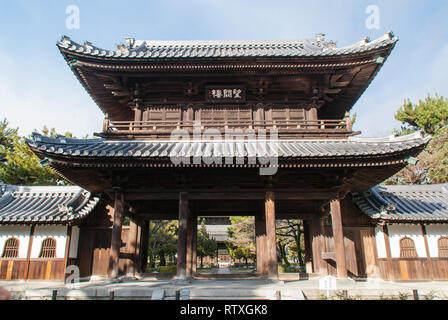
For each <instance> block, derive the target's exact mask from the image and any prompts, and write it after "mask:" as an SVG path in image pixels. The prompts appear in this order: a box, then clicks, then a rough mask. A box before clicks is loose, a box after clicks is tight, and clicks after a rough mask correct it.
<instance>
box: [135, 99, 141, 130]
mask: <svg viewBox="0 0 448 320" xmlns="http://www.w3.org/2000/svg"><path fill="white" fill-rule="evenodd" d="M141 121H142V109H141V108H140V107H139V105H138V104H137V105H136V106H135V107H134V122H135V123H134V126H135V127H134V130H141V126H140V125H141Z"/></svg>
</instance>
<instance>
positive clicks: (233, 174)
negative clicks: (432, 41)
mask: <svg viewBox="0 0 448 320" xmlns="http://www.w3.org/2000/svg"><path fill="white" fill-rule="evenodd" d="M396 42H397V38H396V37H394V36H393V35H392V34H391V33H387V34H385V35H384V36H382V37H381V38H379V39H376V40H374V41H370V40H369V39H363V40H361V41H360V42H358V43H356V44H354V45H351V46H348V47H341V48H338V47H336V45H335V43H333V42H331V41H326V40H325V39H324V35H322V34H319V35H317V36H316V37H315V38H311V39H305V40H294V41H139V40H134V39H131V38H128V39H126V43H124V44H120V45H119V46H118V47H117V50H104V49H101V48H97V47H95V46H94V45H92V44H91V43H89V42H86V43H85V44H83V45H80V44H77V43H75V42H74V41H72V40H70V39H69V38H67V37H63V38H62V40H61V41H60V42H58V48H59V50H60V52H61V53H62V55H63V57H64V58H65V60H66V61H67V63H68V65H69V66H70V68H71V69H72V71H73V72H74V74H75V75H76V77H77V78H78V80H79V81H80V83H81V84H82V85H83V86H84V88H85V90H86V91H87V92H88V93H89V95H90V96H91V97H92V99H93V100H94V101H95V102H96V103H97V105H98V106H99V107H100V109H101V110H102V111H103V112H104V114H105V120H104V124H103V130H102V132H100V133H97V134H96V135H97V136H98V138H96V139H69V138H66V137H57V138H48V137H45V136H42V135H39V134H34V135H33V138H32V139H31V140H29V141H28V144H29V146H30V147H31V148H32V150H33V151H34V152H35V153H36V154H37V155H38V156H39V157H40V158H41V159H45V161H46V162H47V163H48V164H49V165H50V166H51V167H52V168H53V169H54V170H56V172H58V173H59V174H60V175H61V176H62V177H64V178H66V179H68V180H69V181H71V182H73V183H74V184H77V185H79V186H81V187H83V188H84V189H86V190H88V191H89V192H92V193H94V194H96V193H98V194H103V195H104V197H103V199H105V201H106V202H107V204H108V206H109V209H110V210H109V211H108V212H109V213H108V214H109V215H110V217H111V220H108V219H105V217H106V216H107V211H106V210H104V213H103V215H101V214H100V213H101V211H100V210H99V211H98V213H96V214H92V215H91V217H88V219H87V221H86V222H85V224H84V226H80V254H81V257H80V260H79V263H80V268H81V270H82V273H84V274H89V273H90V274H92V273H98V274H104V273H106V272H107V273H108V275H109V277H117V276H118V275H119V274H120V271H119V270H120V248H121V251H123V250H124V249H123V248H122V247H123V246H124V244H123V241H122V222H123V218H124V217H125V216H128V217H129V218H130V219H131V221H132V222H131V226H130V227H129V230H128V232H129V233H128V237H127V239H128V241H127V243H126V245H125V246H126V253H125V255H126V257H127V261H128V262H127V267H126V273H130V274H133V273H134V272H136V271H141V270H142V269H144V264H145V261H146V259H145V252H146V251H147V248H145V247H144V243H143V242H145V241H143V242H142V241H141V239H145V237H146V239H147V236H148V221H150V220H152V219H178V220H179V231H178V232H179V233H178V236H179V238H178V239H179V240H178V253H177V278H179V279H185V278H188V277H191V276H193V275H194V273H195V265H196V264H195V263H192V262H193V261H196V259H195V256H196V254H195V248H196V246H195V241H196V232H197V228H196V227H195V221H197V219H195V217H197V216H214V215H225V216H229V215H246V216H247V215H253V216H255V219H256V237H257V266H258V273H260V274H261V275H263V276H265V277H268V278H271V279H277V278H278V266H277V254H276V235H275V220H276V219H285V218H294V219H303V220H304V221H305V226H306V234H307V240H306V241H307V243H308V246H307V254H306V255H307V265H308V272H309V273H312V274H316V275H321V274H328V273H330V274H336V275H337V276H338V277H340V278H345V277H347V275H350V274H354V275H357V276H362V275H365V274H366V271H367V270H368V266H369V265H372V264H376V261H377V258H376V254H375V252H376V249H375V242H374V225H373V224H372V223H371V221H370V220H369V219H368V217H367V216H366V215H364V214H363V213H362V212H361V211H360V210H359V208H358V207H356V205H354V203H353V202H352V201H351V199H350V198H349V197H347V194H348V193H350V192H358V193H359V192H364V191H366V190H368V189H369V188H371V187H373V186H375V185H377V184H378V183H380V182H382V181H383V180H385V179H387V178H388V177H390V176H391V175H393V174H394V173H395V172H397V171H398V170H400V169H402V168H403V167H404V166H406V164H407V163H408V161H409V159H410V158H412V157H413V156H416V155H417V154H418V153H419V152H420V151H421V150H422V149H423V148H424V147H425V146H426V144H427V143H428V138H424V137H423V136H422V135H420V134H413V135H409V136H404V137H392V136H391V137H385V138H361V137H356V135H357V134H359V132H355V131H353V129H352V123H351V120H350V118H349V116H348V115H349V111H350V109H351V108H352V107H353V105H354V104H355V102H356V101H357V99H358V98H359V97H360V96H361V95H362V93H363V92H364V90H365V89H366V88H367V87H368V85H369V84H370V82H371V81H372V80H373V78H374V77H375V75H376V74H377V73H378V71H379V70H380V68H381V67H382V65H383V64H384V62H385V61H386V59H387V57H388V56H389V54H390V52H391V51H392V49H393V48H394V46H395V44H396ZM104 221H107V223H110V225H111V228H106V227H105V224H104V223H106V222H104ZM324 221H327V222H329V224H325V223H324ZM107 223H106V224H107ZM142 246H143V247H142ZM81 248H83V249H81ZM101 254H102V256H101ZM92 255H96V256H95V263H93V265H92ZM83 256H86V257H83ZM122 257H123V253H122ZM86 261H88V262H86ZM88 264H89V265H88ZM83 270H84V271H83ZM92 270H94V271H92ZM122 272H123V271H122Z"/></svg>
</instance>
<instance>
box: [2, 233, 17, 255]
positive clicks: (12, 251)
mask: <svg viewBox="0 0 448 320" xmlns="http://www.w3.org/2000/svg"><path fill="white" fill-rule="evenodd" d="M18 256H19V239H17V238H9V239H7V240H6V243H5V249H4V250H3V254H2V258H17V257H18Z"/></svg>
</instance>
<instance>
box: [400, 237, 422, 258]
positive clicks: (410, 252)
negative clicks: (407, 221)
mask: <svg viewBox="0 0 448 320" xmlns="http://www.w3.org/2000/svg"><path fill="white" fill-rule="evenodd" d="M400 257H401V258H417V257H418V255H417V251H416V250H415V244H414V240H412V239H411V238H408V237H404V238H402V239H401V240H400Z"/></svg>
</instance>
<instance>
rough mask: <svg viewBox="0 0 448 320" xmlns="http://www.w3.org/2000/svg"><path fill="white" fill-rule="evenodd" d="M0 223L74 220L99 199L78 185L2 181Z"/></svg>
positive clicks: (59, 222)
mask: <svg viewBox="0 0 448 320" xmlns="http://www.w3.org/2000/svg"><path fill="white" fill-rule="evenodd" d="M1 189H2V190H1V193H0V224H74V223H76V222H77V221H78V220H80V219H82V218H84V217H85V216H86V215H88V214H89V213H90V212H91V211H92V210H93V208H94V207H95V206H96V204H97V203H98V201H99V197H95V196H93V195H92V194H91V193H90V192H88V191H87V190H84V189H83V188H81V187H78V186H32V187H28V186H13V185H1Z"/></svg>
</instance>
